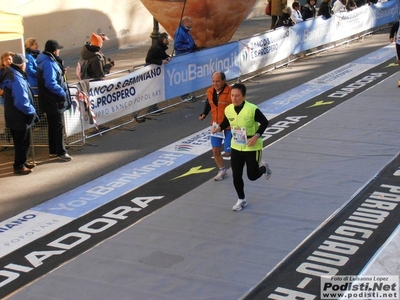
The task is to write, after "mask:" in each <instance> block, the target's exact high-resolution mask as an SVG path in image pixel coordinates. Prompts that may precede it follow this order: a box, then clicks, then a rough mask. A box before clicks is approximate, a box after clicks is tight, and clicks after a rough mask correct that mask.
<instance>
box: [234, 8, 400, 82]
mask: <svg viewBox="0 0 400 300" xmlns="http://www.w3.org/2000/svg"><path fill="white" fill-rule="evenodd" d="M398 17H399V4H398V1H387V2H379V3H377V4H374V5H365V6H362V7H360V8H357V9H355V10H353V11H351V12H343V13H338V14H335V15H333V16H332V18H330V19H327V20H326V19H324V18H322V17H317V18H314V19H309V20H307V21H304V22H301V23H298V24H296V25H294V26H292V27H280V28H278V29H276V30H273V31H267V32H265V33H263V34H260V35H257V36H253V37H250V38H247V39H243V40H240V41H239V53H240V72H241V74H242V75H245V74H248V73H251V72H255V71H257V70H259V69H262V68H264V67H267V66H269V65H272V64H274V63H277V62H279V61H282V60H284V59H287V58H289V57H290V55H295V54H298V53H301V52H304V51H307V50H309V49H312V48H316V47H319V46H322V45H325V44H329V43H333V42H336V41H339V40H342V39H345V38H348V37H350V36H352V35H356V34H358V33H360V32H363V31H366V30H368V29H371V28H374V27H378V26H382V25H384V24H388V23H391V22H394V21H396V20H397V19H398Z"/></svg>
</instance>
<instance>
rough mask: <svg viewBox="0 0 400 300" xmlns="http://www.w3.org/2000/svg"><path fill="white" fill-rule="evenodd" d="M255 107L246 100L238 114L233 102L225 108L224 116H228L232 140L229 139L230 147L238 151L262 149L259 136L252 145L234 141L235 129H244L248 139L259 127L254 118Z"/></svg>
mask: <svg viewBox="0 0 400 300" xmlns="http://www.w3.org/2000/svg"><path fill="white" fill-rule="evenodd" d="M256 109H257V106H256V105H254V104H252V103H249V102H247V101H245V102H244V106H243V108H242V110H241V111H240V113H239V114H237V113H236V111H235V106H234V105H233V104H230V105H228V106H227V107H226V108H225V116H226V117H227V118H228V120H229V123H230V125H231V130H232V141H231V148H232V149H235V150H239V151H256V150H262V148H263V142H262V139H261V138H259V139H258V140H257V142H256V143H255V144H254V146H252V147H249V146H247V145H243V144H238V143H236V142H235V139H234V136H233V135H234V134H235V129H240V128H245V129H246V136H247V139H250V138H251V137H252V136H253V135H255V134H256V132H257V130H258V127H259V124H258V122H256V121H255V120H254V116H255V113H256Z"/></svg>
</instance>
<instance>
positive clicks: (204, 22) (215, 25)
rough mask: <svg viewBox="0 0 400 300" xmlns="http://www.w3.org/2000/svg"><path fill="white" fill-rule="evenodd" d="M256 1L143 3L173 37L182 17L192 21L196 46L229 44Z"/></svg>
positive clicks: (147, 0)
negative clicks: (189, 18) (187, 17)
mask: <svg viewBox="0 0 400 300" xmlns="http://www.w3.org/2000/svg"><path fill="white" fill-rule="evenodd" d="M256 1H257V0H218V1H216V0H186V1H185V0H141V2H142V3H143V5H144V6H145V7H146V8H147V9H148V10H149V12H150V13H151V14H152V15H153V16H154V18H155V19H156V20H157V21H158V22H159V23H160V24H161V25H162V26H163V27H164V28H165V30H166V31H167V32H168V34H169V35H170V36H171V37H173V36H174V33H175V30H176V29H177V28H178V26H179V22H180V19H181V16H182V10H184V11H183V16H189V17H191V18H192V20H193V27H192V30H191V34H192V36H193V38H194V40H195V42H196V44H197V46H199V47H201V48H203V47H213V46H218V45H221V44H225V43H227V42H229V41H230V40H231V38H232V36H233V35H234V34H235V32H236V30H237V28H238V27H239V25H240V24H241V23H242V21H243V20H244V19H245V18H246V17H247V15H248V14H249V12H250V10H251V8H252V7H253V5H254V3H255V2H256Z"/></svg>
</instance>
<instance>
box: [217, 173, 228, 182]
mask: <svg viewBox="0 0 400 300" xmlns="http://www.w3.org/2000/svg"><path fill="white" fill-rule="evenodd" d="M226 177H228V173H227V172H226V170H220V171H219V172H218V174H217V175H216V176H215V177H214V180H215V181H221V180H222V179H224V178H226Z"/></svg>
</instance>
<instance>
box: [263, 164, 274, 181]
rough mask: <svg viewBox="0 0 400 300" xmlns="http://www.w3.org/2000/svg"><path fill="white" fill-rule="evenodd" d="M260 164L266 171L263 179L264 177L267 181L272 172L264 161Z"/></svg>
mask: <svg viewBox="0 0 400 300" xmlns="http://www.w3.org/2000/svg"><path fill="white" fill-rule="evenodd" d="M262 164H263V166H264V167H265V169H266V171H265V173H264V177H265V179H266V180H268V179H269V178H270V177H271V174H272V171H271V169H270V168H269V166H268V163H267V162H266V161H263V162H262Z"/></svg>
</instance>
